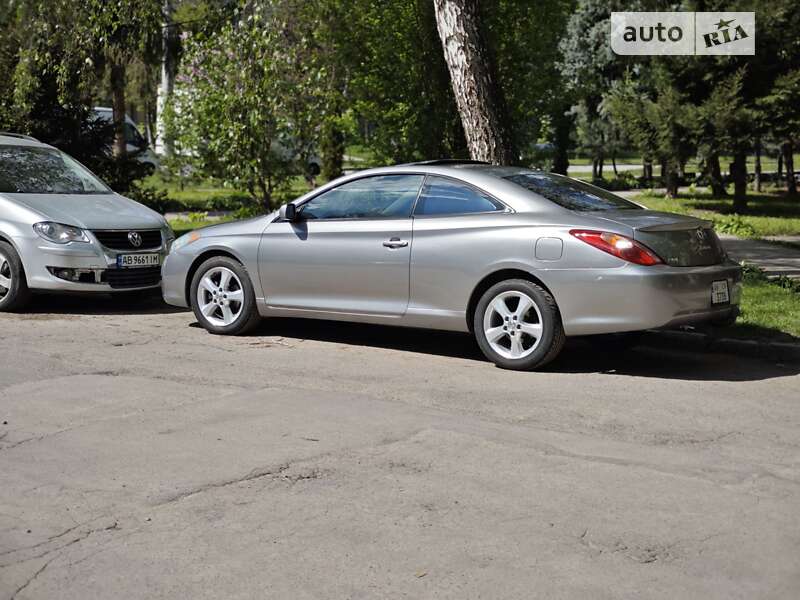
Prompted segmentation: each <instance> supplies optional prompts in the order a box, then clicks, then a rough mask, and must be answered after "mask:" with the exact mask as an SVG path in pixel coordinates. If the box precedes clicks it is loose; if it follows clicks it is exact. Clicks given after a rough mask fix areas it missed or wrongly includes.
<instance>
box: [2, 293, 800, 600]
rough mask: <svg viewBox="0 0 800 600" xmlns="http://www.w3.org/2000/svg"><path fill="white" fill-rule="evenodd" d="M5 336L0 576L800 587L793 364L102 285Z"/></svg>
mask: <svg viewBox="0 0 800 600" xmlns="http://www.w3.org/2000/svg"><path fill="white" fill-rule="evenodd" d="M0 331H1V332H2V334H0V598H16V599H20V600H21V599H24V598H46V599H54V598H56V599H57V598H70V599H72V598H80V599H82V600H85V599H91V598H102V599H108V598H148V599H153V598H192V599H200V598H209V599H210V598H213V599H220V598H225V599H231V598H279V599H306V598H326V599H327V598H454V599H456V598H457V599H464V598H488V599H496V598H593V599H598V598H601V599H602V598H669V599H675V598H704V599H705V598H725V599H730V598H748V599H749V598H787V599H788V598H798V597H800V374H799V373H800V368H798V367H797V366H796V365H794V366H793V365H785V364H775V363H770V362H764V361H760V360H756V359H750V358H742V357H736V356H725V355H709V354H705V355H700V354H691V353H685V354H684V353H680V352H676V351H667V350H663V349H655V348H648V347H639V348H637V349H636V350H635V351H634V352H633V353H631V354H629V355H627V356H613V355H609V353H608V352H606V351H604V349H603V348H598V347H596V346H593V345H591V344H588V343H585V342H572V343H570V344H569V345H568V347H567V349H566V350H565V352H564V353H563V355H562V356H561V357H560V358H559V359H558V361H557V362H555V363H553V364H552V365H551V366H549V367H548V368H547V370H546V371H544V372H537V373H515V372H508V371H502V370H500V369H497V368H495V367H494V366H492V365H491V364H489V363H487V362H485V361H484V360H483V358H482V357H481V355H480V353H479V351H478V349H477V347H476V346H475V344H474V342H473V341H472V340H471V339H470V338H469V337H467V336H463V335H457V334H449V333H435V332H427V331H419V330H404V329H391V328H385V327H374V326H363V325H349V324H341V323H325V322H317V321H298V320H272V321H266V322H264V324H263V325H262V327H261V328H260V329H258V330H257V331H256V333H255V334H254V335H252V336H249V337H243V338H221V337H214V336H211V335H208V334H207V333H206V332H205V331H203V330H202V329H200V328H199V327H198V326H197V325H196V323H195V320H194V318H193V316H192V315H191V313H187V312H180V311H173V310H171V309H169V308H167V307H164V306H161V305H160V304H158V303H157V302H154V303H152V304H151V306H150V307H149V308H147V309H146V310H142V309H140V308H138V307H136V306H134V305H130V304H126V303H125V302H123V301H119V300H116V301H115V300H111V299H108V298H101V299H93V300H86V299H82V298H67V299H63V298H41V299H39V300H37V302H36V304H35V306H34V312H33V313H31V314H27V315H0Z"/></svg>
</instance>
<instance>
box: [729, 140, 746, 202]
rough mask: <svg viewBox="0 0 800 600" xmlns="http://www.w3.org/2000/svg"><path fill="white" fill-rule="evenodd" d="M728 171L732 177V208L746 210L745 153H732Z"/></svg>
mask: <svg viewBox="0 0 800 600" xmlns="http://www.w3.org/2000/svg"><path fill="white" fill-rule="evenodd" d="M730 171H731V178H732V179H733V210H734V212H743V211H745V210H747V154H745V153H744V152H737V153H736V154H734V156H733V162H732V163H731V166H730Z"/></svg>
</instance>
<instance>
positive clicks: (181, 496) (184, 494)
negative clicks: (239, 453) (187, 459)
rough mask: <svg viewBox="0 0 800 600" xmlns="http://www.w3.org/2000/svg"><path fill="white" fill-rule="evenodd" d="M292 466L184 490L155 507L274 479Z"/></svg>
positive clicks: (256, 471)
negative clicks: (261, 480) (256, 481)
mask: <svg viewBox="0 0 800 600" xmlns="http://www.w3.org/2000/svg"><path fill="white" fill-rule="evenodd" d="M291 466H292V464H291V463H283V464H281V465H278V466H271V467H267V468H263V469H253V470H252V471H250V472H249V473H248V474H247V475H244V476H242V477H235V478H233V479H225V480H223V481H215V482H212V483H207V484H205V485H200V486H197V487H194V488H190V489H188V490H184V491H181V492H178V493H177V494H173V495H172V496H168V497H167V498H164V499H162V500H160V501H158V502H156V503H155V506H164V505H166V504H172V503H173V502H178V501H180V500H183V499H185V498H189V497H190V496H195V495H197V494H202V493H203V492H208V491H210V490H216V489H220V488H224V487H228V486H231V485H236V484H238V483H245V482H247V481H254V480H256V479H261V478H263V477H274V476H276V475H280V474H281V473H283V472H284V471H287V470H288V469H290V468H291Z"/></svg>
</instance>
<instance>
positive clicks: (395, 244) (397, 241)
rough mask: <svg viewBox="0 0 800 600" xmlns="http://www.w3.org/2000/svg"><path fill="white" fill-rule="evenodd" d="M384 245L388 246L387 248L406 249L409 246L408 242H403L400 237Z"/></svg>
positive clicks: (387, 241)
mask: <svg viewBox="0 0 800 600" xmlns="http://www.w3.org/2000/svg"><path fill="white" fill-rule="evenodd" d="M383 245H384V246H386V247H387V248H405V247H406V246H408V242H407V241H405V240H401V239H400V238H398V237H393V238H392V239H390V240H386V241H385V242H383Z"/></svg>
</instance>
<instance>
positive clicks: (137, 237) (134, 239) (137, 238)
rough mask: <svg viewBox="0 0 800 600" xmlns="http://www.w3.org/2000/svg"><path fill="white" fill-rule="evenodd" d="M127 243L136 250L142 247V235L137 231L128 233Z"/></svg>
mask: <svg viewBox="0 0 800 600" xmlns="http://www.w3.org/2000/svg"><path fill="white" fill-rule="evenodd" d="M128 241H129V242H130V243H131V246H133V247H134V248H138V247H139V246H141V245H142V234H141V233H139V232H138V231H130V232H128Z"/></svg>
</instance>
